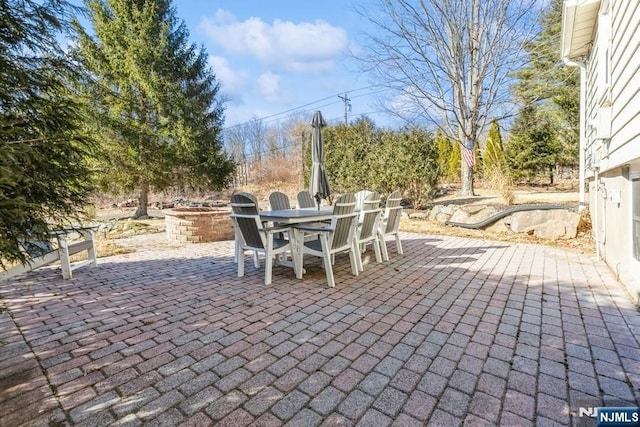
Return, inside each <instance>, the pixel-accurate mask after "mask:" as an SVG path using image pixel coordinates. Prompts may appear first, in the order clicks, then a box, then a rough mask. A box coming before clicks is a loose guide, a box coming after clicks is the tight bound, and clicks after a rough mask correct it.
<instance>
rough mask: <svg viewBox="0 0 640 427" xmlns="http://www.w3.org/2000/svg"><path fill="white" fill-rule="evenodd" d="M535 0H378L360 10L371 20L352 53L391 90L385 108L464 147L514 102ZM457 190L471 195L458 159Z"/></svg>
mask: <svg viewBox="0 0 640 427" xmlns="http://www.w3.org/2000/svg"><path fill="white" fill-rule="evenodd" d="M535 3H536V1H535V0H482V1H481V0H379V4H380V7H379V8H374V7H369V8H367V9H366V10H364V9H363V10H361V11H360V13H361V15H363V16H364V17H366V18H367V19H368V20H369V21H370V22H371V23H372V24H373V26H374V27H373V28H374V29H373V31H371V32H370V33H369V34H367V35H366V42H365V43H364V47H363V52H362V54H361V55H356V56H358V57H359V59H361V60H362V61H363V64H364V67H365V68H366V69H367V71H370V72H372V75H374V76H375V78H376V79H377V80H379V82H376V83H378V84H379V83H380V82H382V83H383V84H384V85H385V86H388V87H390V88H391V89H393V90H394V92H393V93H394V95H395V98H394V99H393V100H392V102H391V103H390V104H389V110H390V111H392V112H395V114H397V115H399V116H401V117H403V118H405V119H407V120H411V121H416V120H420V121H427V122H429V123H433V124H435V125H437V126H438V127H440V128H441V129H442V130H443V131H444V132H445V134H446V135H448V136H449V137H450V138H451V139H454V140H456V141H457V142H458V143H460V144H461V146H462V147H461V148H462V149H464V148H465V147H466V144H467V143H468V142H472V143H473V145H474V147H475V146H477V144H478V143H477V141H478V139H479V138H478V137H479V136H480V135H481V134H482V132H483V130H484V128H485V126H486V125H487V123H488V121H489V120H492V119H493V118H495V117H500V116H505V115H507V114H508V111H509V110H510V109H511V108H512V107H513V105H512V104H511V97H510V95H509V86H510V83H511V81H512V72H513V71H514V70H515V69H517V68H518V67H520V66H521V65H522V64H523V62H524V59H525V55H526V52H525V51H524V50H523V45H524V43H525V42H526V41H527V40H530V39H531V38H532V37H533V35H534V31H533V30H534V26H535V23H536V21H537V19H536V16H537V13H539V10H538V9H537V8H536V7H535ZM461 178H462V188H461V194H463V195H467V196H470V195H473V168H472V167H470V166H468V165H467V164H466V163H465V162H462V170H461Z"/></svg>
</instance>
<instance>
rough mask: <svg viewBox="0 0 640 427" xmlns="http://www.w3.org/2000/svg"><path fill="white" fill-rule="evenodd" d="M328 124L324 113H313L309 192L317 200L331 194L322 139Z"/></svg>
mask: <svg viewBox="0 0 640 427" xmlns="http://www.w3.org/2000/svg"><path fill="white" fill-rule="evenodd" d="M326 125H327V124H326V123H325V121H324V119H323V118H322V113H321V112H320V111H316V112H315V113H313V119H312V120H311V126H312V127H313V131H312V133H311V162H312V163H311V179H310V180H309V193H311V195H312V196H313V197H316V200H320V199H326V198H327V197H329V195H330V194H331V191H330V189H329V180H328V179H327V172H326V171H325V168H324V141H323V139H322V128H323V127H325V126H326Z"/></svg>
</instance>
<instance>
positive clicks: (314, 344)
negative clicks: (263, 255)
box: [0, 233, 640, 427]
mask: <svg viewBox="0 0 640 427" xmlns="http://www.w3.org/2000/svg"><path fill="white" fill-rule="evenodd" d="M402 237H403V246H404V250H405V254H404V255H403V256H400V255H398V254H396V253H395V252H394V249H393V248H391V251H390V254H391V255H392V256H391V260H390V261H389V262H386V263H382V264H377V263H375V262H369V263H368V264H366V265H365V271H364V272H362V273H361V274H360V276H357V277H354V276H352V275H351V273H350V267H349V263H348V260H347V258H346V257H338V259H337V260H336V264H335V268H334V274H335V277H336V283H337V285H336V287H335V288H333V289H330V288H328V287H326V284H325V282H324V281H325V276H324V271H323V269H322V266H321V263H320V261H319V260H305V268H306V275H305V278H304V280H303V281H299V280H297V279H295V277H294V275H293V273H292V272H291V270H289V269H287V268H285V267H278V266H277V267H275V268H274V272H273V284H272V285H270V286H264V285H263V278H262V267H261V269H260V270H256V269H254V268H253V267H252V265H251V263H249V262H248V263H247V271H246V275H245V277H244V278H237V277H236V268H235V264H234V262H233V245H232V243H231V242H218V243H206V244H191V245H186V244H185V245H183V246H176V245H172V247H168V248H167V249H166V250H140V251H138V252H136V253H133V254H125V255H118V256H113V257H109V258H101V259H100V260H99V265H98V266H97V267H96V268H93V269H81V270H78V271H77V272H76V273H75V274H74V278H73V279H72V280H63V279H61V278H60V274H59V271H58V268H57V267H55V266H53V267H48V268H41V269H38V270H36V271H33V272H31V273H28V274H25V275H23V276H20V277H17V278H14V279H12V280H10V281H5V282H2V283H0V427H5V426H6V427H15V426H32V425H33V426H36V425H57V426H64V425H163V426H173V425H175V426H178V425H184V426H205V425H214V424H216V425H229V426H241V425H256V426H261V425H262V426H280V425H291V426H302V425H310V426H318V425H322V426H335V425H351V426H357V425H361V426H369V425H380V426H384V425H393V426H411V425H434V426H437V425H447V426H453V425H504V426H513V425H523V426H525V425H531V426H533V425H541V426H542V425H576V424H577V423H578V408H579V407H580V406H599V405H602V404H607V403H611V404H615V405H617V406H619V405H624V404H627V405H638V399H639V398H640V344H639V342H638V339H639V338H638V337H639V335H638V332H639V331H640V313H639V312H638V311H637V310H636V308H635V307H634V306H633V304H632V303H631V302H630V300H629V298H628V296H627V294H626V293H625V290H624V288H623V287H622V286H621V285H620V284H619V283H618V282H617V281H616V279H615V276H614V275H613V274H612V273H611V272H610V270H609V269H608V268H607V266H606V265H605V264H604V263H602V262H600V261H597V260H595V259H594V257H592V256H588V255H585V254H581V253H578V252H575V251H571V250H563V249H558V248H550V247H544V246H536V245H522V244H515V245H514V244H508V243H502V242H492V241H483V240H472V239H465V238H457V237H442V236H426V235H420V234H413V233H403V234H402ZM391 245H393V244H391Z"/></svg>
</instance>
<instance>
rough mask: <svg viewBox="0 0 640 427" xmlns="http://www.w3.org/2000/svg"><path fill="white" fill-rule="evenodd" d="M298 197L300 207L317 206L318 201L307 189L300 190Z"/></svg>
mask: <svg viewBox="0 0 640 427" xmlns="http://www.w3.org/2000/svg"><path fill="white" fill-rule="evenodd" d="M297 199H298V208H299V209H300V208H315V207H316V201H315V200H314V199H313V196H311V194H310V193H309V192H308V191H306V190H303V191H300V192H299V193H298V196H297Z"/></svg>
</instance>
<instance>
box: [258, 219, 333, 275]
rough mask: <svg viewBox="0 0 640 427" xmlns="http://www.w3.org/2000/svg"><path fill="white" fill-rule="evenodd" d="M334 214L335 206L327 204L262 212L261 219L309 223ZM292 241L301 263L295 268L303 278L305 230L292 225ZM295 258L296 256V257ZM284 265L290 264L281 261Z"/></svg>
mask: <svg viewBox="0 0 640 427" xmlns="http://www.w3.org/2000/svg"><path fill="white" fill-rule="evenodd" d="M332 216H333V206H326V207H321V208H320V209H318V208H302V209H282V210H273V211H262V212H260V219H261V220H262V221H271V222H273V223H275V224H286V225H295V224H305V223H306V224H308V223H317V222H322V221H327V220H330V219H331V217H332ZM291 230H292V235H291V243H292V246H293V250H294V251H296V255H297V259H298V260H299V263H300V266H299V267H300V268H297V269H294V270H296V271H297V272H298V273H297V276H296V277H297V278H298V279H302V274H303V273H304V268H303V266H302V245H303V244H304V242H303V239H302V236H303V235H304V233H303V232H301V231H300V230H298V229H297V228H296V227H292V228H291ZM294 259H295V257H294ZM280 264H282V265H288V263H287V262H286V261H280ZM291 266H292V265H291Z"/></svg>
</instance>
